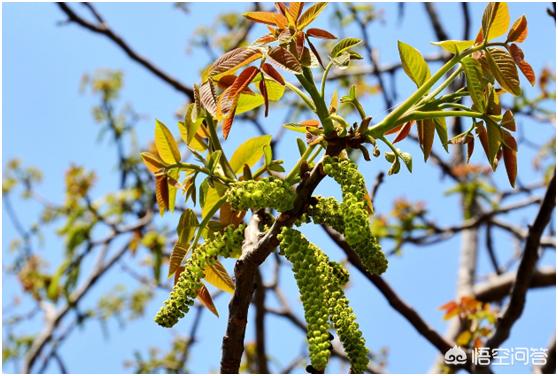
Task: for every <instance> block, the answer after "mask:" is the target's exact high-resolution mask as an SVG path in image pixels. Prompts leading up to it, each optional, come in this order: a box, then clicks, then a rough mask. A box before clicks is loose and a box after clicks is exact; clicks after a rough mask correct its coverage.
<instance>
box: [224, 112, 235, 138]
mask: <svg viewBox="0 0 558 376" xmlns="http://www.w3.org/2000/svg"><path fill="white" fill-rule="evenodd" d="M235 112H236V107H234V108H233V110H232V111H231V113H230V114H229V116H227V118H226V119H225V121H224V122H223V137H224V138H225V140H226V139H227V137H229V133H230V132H231V128H232V125H233V122H234V114H235Z"/></svg>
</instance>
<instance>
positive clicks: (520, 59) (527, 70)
mask: <svg viewBox="0 0 558 376" xmlns="http://www.w3.org/2000/svg"><path fill="white" fill-rule="evenodd" d="M508 50H509V51H510V54H511V56H512V58H513V61H515V64H516V65H517V66H518V67H519V70H520V71H521V73H523V75H524V76H525V78H527V80H528V81H529V83H530V84H531V86H535V82H536V78H535V72H534V71H533V68H532V67H531V65H529V63H527V62H526V61H525V55H524V54H523V50H522V49H521V48H519V47H518V46H517V45H516V44H514V43H512V44H511V45H509V47H508Z"/></svg>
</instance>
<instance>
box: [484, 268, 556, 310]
mask: <svg viewBox="0 0 558 376" xmlns="http://www.w3.org/2000/svg"><path fill="white" fill-rule="evenodd" d="M515 276H516V273H515V272H508V273H505V274H502V275H499V276H497V277H494V278H491V279H489V280H488V281H486V282H482V283H478V284H476V285H475V287H474V289H473V293H474V296H475V298H476V299H477V300H480V301H482V302H496V301H499V300H502V299H504V298H505V297H506V296H507V295H508V293H509V292H510V289H511V287H512V285H513V283H514V281H515ZM551 286H556V269H555V268H553V267H544V268H540V269H538V270H536V271H535V272H534V273H533V276H532V278H531V282H530V284H529V288H534V287H551Z"/></svg>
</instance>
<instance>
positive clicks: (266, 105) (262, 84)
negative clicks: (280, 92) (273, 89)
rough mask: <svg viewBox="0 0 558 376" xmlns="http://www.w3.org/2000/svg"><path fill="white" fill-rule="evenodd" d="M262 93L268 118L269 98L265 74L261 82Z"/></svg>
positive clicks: (265, 114)
mask: <svg viewBox="0 0 558 376" xmlns="http://www.w3.org/2000/svg"><path fill="white" fill-rule="evenodd" d="M259 86H260V93H261V94H262V97H263V98H264V104H265V113H264V116H265V117H267V115H268V113H269V97H268V95H267V86H266V84H265V79H264V78H263V74H262V80H261V81H260V85H259Z"/></svg>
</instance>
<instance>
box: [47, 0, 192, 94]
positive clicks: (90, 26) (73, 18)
mask: <svg viewBox="0 0 558 376" xmlns="http://www.w3.org/2000/svg"><path fill="white" fill-rule="evenodd" d="M56 5H58V7H59V8H60V9H61V10H62V12H64V14H66V16H68V21H69V22H74V23H76V24H78V25H79V26H81V27H83V28H85V29H87V30H89V31H91V32H93V33H96V34H99V35H103V36H105V37H106V38H108V39H109V40H111V41H112V42H114V43H115V44H116V45H117V46H118V47H120V49H121V50H122V51H124V52H125V53H126V54H127V55H128V56H129V57H130V58H131V59H132V60H133V61H135V62H136V63H138V64H140V65H141V66H143V67H144V68H146V69H147V70H148V71H150V72H151V73H153V74H154V75H155V76H157V77H158V78H160V79H161V80H163V81H164V82H166V83H167V84H169V85H170V86H172V87H173V88H174V89H176V90H177V91H179V92H181V93H183V94H185V95H186V96H187V97H188V98H189V99H190V101H193V100H194V92H193V90H192V89H191V88H189V87H187V86H186V85H184V84H183V83H181V82H180V81H179V80H177V79H176V78H174V77H172V76H170V75H169V74H168V73H166V72H164V71H163V70H161V68H159V67H157V66H156V65H154V64H153V63H152V62H151V61H150V60H148V59H147V58H146V57H144V56H142V55H140V54H139V53H138V52H136V51H135V50H134V49H132V47H130V45H129V44H128V43H127V42H126V41H125V40H124V39H122V37H120V36H119V35H118V34H116V33H115V32H114V31H112V29H110V28H109V26H108V25H107V23H106V22H102V23H98V24H94V23H92V22H90V21H88V20H86V19H84V18H83V17H81V16H79V15H78V14H77V13H76V12H74V10H72V8H70V6H69V5H68V4H66V3H56ZM88 8H89V9H92V13H93V14H95V19H96V20H102V18H101V17H100V15H99V13H98V12H96V11H95V8H94V7H93V5H91V4H89V5H88Z"/></svg>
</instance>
